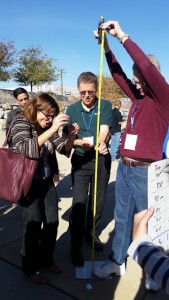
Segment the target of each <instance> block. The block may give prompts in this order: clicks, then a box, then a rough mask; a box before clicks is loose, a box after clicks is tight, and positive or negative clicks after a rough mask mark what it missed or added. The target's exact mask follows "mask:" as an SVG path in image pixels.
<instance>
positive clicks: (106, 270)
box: [94, 260, 126, 278]
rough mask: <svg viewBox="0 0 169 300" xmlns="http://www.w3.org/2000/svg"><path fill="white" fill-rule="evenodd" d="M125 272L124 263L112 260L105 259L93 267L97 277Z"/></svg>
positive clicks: (119, 274)
mask: <svg viewBox="0 0 169 300" xmlns="http://www.w3.org/2000/svg"><path fill="white" fill-rule="evenodd" d="M125 272H126V269H125V263H123V264H122V265H118V264H116V263H115V262H114V261H112V260H106V261H105V262H104V263H103V264H102V265H101V266H97V267H96V268H95V269H94V274H95V275H96V276H97V277H99V278H106V277H108V276H110V275H112V274H115V275H118V276H122V275H124V274H125Z"/></svg>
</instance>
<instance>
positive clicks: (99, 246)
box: [85, 235, 104, 252]
mask: <svg viewBox="0 0 169 300" xmlns="http://www.w3.org/2000/svg"><path fill="white" fill-rule="evenodd" d="M85 240H86V242H87V243H88V244H89V245H92V243H93V238H92V236H91V235H86V237H85ZM94 248H95V250H96V251H99V252H101V251H103V249H104V244H103V243H102V242H101V240H100V239H99V237H98V236H97V235H95V237H94Z"/></svg>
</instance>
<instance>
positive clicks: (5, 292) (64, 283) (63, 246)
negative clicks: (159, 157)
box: [0, 134, 169, 300]
mask: <svg viewBox="0 0 169 300" xmlns="http://www.w3.org/2000/svg"><path fill="white" fill-rule="evenodd" d="M2 141H3V137H2V134H1V135H0V144H2ZM57 157H58V162H59V169H60V176H61V180H60V182H59V184H58V186H57V191H58V195H59V198H60V201H59V221H60V223H59V230H58V237H57V241H56V250H55V260H56V263H58V264H59V265H60V266H61V267H62V273H61V274H57V275H55V274H51V273H49V272H44V274H45V275H46V276H47V278H48V280H49V283H48V284H47V285H45V286H40V285H36V284H34V283H33V282H32V281H31V280H29V279H28V278H27V277H26V276H25V275H23V273H22V271H21V240H22V229H23V228H22V218H21V215H20V210H19V207H18V206H14V205H10V204H9V203H7V202H6V201H3V200H0V300H9V299H13V300H22V299H23V300H27V299H31V300H34V299H36V300H43V299H44V300H46V299H50V300H53V299H55V300H56V299H57V300H71V299H79V300H113V299H114V300H152V299H154V300H157V299H163V300H166V299H168V298H169V297H168V296H167V295H165V294H164V293H163V292H162V291H160V292H159V293H157V294H155V293H150V292H147V291H146V290H145V288H144V275H143V272H142V270H141V268H140V267H139V266H138V265H137V264H136V263H135V262H134V261H133V260H132V259H130V258H128V263H127V272H126V275H124V276H122V277H117V276H113V278H112V279H110V280H101V279H97V280H95V279H76V278H75V268H74V267H73V266H72V264H71V259H70V236H69V231H68V218H69V213H70V208H71V203H72V190H71V179H70V167H71V166H70V158H65V157H64V156H61V155H58V154H57ZM117 166H118V162H113V163H112V166H111V179H110V182H109V186H108V192H107V199H106V205H105V209H104V213H103V218H102V229H103V231H102V233H101V235H100V238H101V240H102V241H103V242H104V243H105V249H104V251H103V252H100V253H97V252H95V260H98V261H103V260H105V259H107V257H108V255H109V253H110V249H111V236H112V231H113V227H114V220H113V210H114V182H115V177H116V169H117ZM1 188H2V187H1ZM84 256H85V260H86V261H91V257H92V251H91V247H90V246H89V245H85V246H84ZM88 283H89V284H91V285H92V289H90V290H88V289H86V285H87V284H88Z"/></svg>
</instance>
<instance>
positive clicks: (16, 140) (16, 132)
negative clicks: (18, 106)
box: [8, 115, 69, 177]
mask: <svg viewBox="0 0 169 300" xmlns="http://www.w3.org/2000/svg"><path fill="white" fill-rule="evenodd" d="M66 142H67V139H66V138H64V137H60V136H59V135H58V133H54V134H53V135H52V137H51V138H50V139H49V141H48V143H49V145H50V147H49V149H48V151H47V153H45V158H46V156H48V158H47V159H48V163H49V166H50V173H51V174H53V175H54V174H56V173H58V164H57V160H56V155H55V150H56V151H57V152H59V153H60V154H64V155H66V156H69V153H66V150H65V144H66ZM8 144H9V147H10V148H11V149H12V151H13V152H15V153H17V154H22V155H24V156H26V157H28V158H30V159H37V160H39V167H38V170H37V172H36V174H35V175H36V177H37V176H40V177H44V174H43V172H42V169H43V164H44V162H43V160H44V157H43V153H44V149H45V146H42V147H41V148H40V147H39V146H38V133H37V131H36V130H35V129H34V128H33V126H32V125H31V124H30V122H29V121H28V120H27V119H26V118H25V117H24V116H23V115H19V116H17V117H16V118H15V119H14V121H13V124H12V128H11V131H10V134H9V136H8Z"/></svg>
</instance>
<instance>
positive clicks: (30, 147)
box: [8, 93, 78, 284]
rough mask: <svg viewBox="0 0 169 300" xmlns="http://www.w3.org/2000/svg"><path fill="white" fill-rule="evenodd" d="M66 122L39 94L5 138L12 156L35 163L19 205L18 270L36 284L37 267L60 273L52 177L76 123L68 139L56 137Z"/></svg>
mask: <svg viewBox="0 0 169 300" xmlns="http://www.w3.org/2000/svg"><path fill="white" fill-rule="evenodd" d="M68 121H69V117H68V116H67V115H66V114H59V106H58V104H57V103H56V101H55V99H54V98H52V97H51V96H50V95H49V94H47V93H41V94H39V95H36V96H35V97H34V98H33V99H32V100H31V101H29V103H28V104H27V105H26V107H25V109H24V111H23V113H22V115H19V116H18V117H17V118H15V120H14V123H13V126H12V129H11V133H10V136H9V139H8V140H9V141H8V142H9V146H10V148H11V149H12V150H13V151H14V152H15V153H20V154H22V155H25V156H26V157H29V158H31V159H36V160H38V162H39V163H38V168H37V171H36V173H35V175H34V178H33V181H32V185H31V188H30V191H29V194H28V196H27V198H26V199H21V200H20V202H19V205H20V207H21V212H22V215H23V220H24V237H23V243H22V270H23V272H24V273H25V274H26V275H28V276H29V277H30V278H31V279H32V280H33V281H34V282H35V283H39V284H45V283H46V282H47V280H46V278H45V277H44V276H43V275H41V273H40V269H41V268H42V269H43V268H45V269H48V270H49V271H51V272H53V273H58V272H60V271H61V269H60V268H59V267H58V266H57V265H55V263H54V260H53V253H54V249H55V243H56V236H57V228H58V198H57V194H56V190H55V186H54V182H53V175H54V174H55V173H56V167H57V166H56V157H55V155H56V154H55V150H57V151H58V152H59V153H60V154H64V155H66V156H69V154H70V152H71V149H72V145H73V141H74V139H75V136H76V133H77V131H78V125H77V124H73V125H69V134H68V137H67V138H64V137H60V136H59V134H58V130H59V128H60V126H62V125H65V124H67V123H68ZM54 161H55V164H54ZM25 172H26V170H25Z"/></svg>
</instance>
